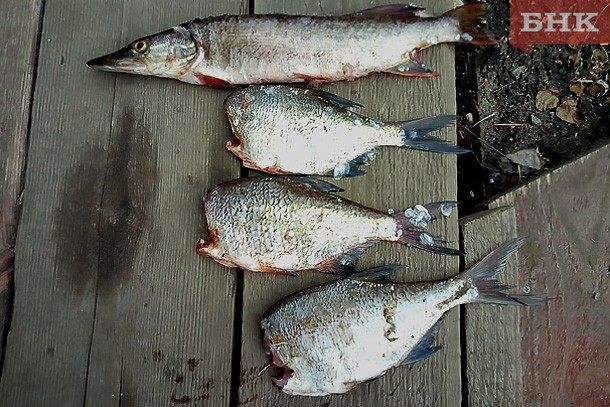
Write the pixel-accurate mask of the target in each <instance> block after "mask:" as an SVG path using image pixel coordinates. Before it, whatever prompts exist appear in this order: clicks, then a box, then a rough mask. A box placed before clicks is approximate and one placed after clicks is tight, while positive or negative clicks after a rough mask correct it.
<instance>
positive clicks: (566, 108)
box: [555, 99, 580, 124]
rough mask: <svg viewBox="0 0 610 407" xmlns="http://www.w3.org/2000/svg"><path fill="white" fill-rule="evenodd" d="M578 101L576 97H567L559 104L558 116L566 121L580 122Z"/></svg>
mask: <svg viewBox="0 0 610 407" xmlns="http://www.w3.org/2000/svg"><path fill="white" fill-rule="evenodd" d="M577 105H578V102H577V101H576V99H567V100H565V101H564V102H563V103H562V104H560V105H559V106H557V111H556V112H555V113H557V117H559V118H560V119H561V120H563V121H564V122H568V123H574V124H578V122H579V121H580V117H578V106H577Z"/></svg>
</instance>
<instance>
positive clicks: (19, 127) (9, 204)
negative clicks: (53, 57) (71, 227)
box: [0, 0, 42, 360]
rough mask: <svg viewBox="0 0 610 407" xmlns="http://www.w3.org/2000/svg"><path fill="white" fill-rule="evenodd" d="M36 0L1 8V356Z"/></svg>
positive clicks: (29, 91) (33, 50)
mask: <svg viewBox="0 0 610 407" xmlns="http://www.w3.org/2000/svg"><path fill="white" fill-rule="evenodd" d="M41 3H42V2H41V1H32V2H28V3H23V2H21V1H15V0H7V1H4V2H3V3H2V13H0V33H1V35H0V36H1V38H2V39H3V40H2V42H0V61H5V63H0V78H2V83H1V85H0V360H2V359H3V353H2V350H3V349H4V340H5V335H6V332H7V329H8V326H7V325H6V324H7V323H8V321H9V312H10V304H9V302H10V300H11V292H10V289H9V282H10V279H11V275H12V269H13V255H14V246H15V236H16V233H17V220H18V215H19V200H20V195H21V190H22V188H23V170H24V167H25V157H26V154H25V153H26V151H25V150H26V144H27V138H28V124H29V119H30V102H31V98H32V89H33V81H34V74H35V72H34V70H35V67H36V61H37V59H38V44H37V39H38V29H39V21H40V18H41V16H40V10H41Z"/></svg>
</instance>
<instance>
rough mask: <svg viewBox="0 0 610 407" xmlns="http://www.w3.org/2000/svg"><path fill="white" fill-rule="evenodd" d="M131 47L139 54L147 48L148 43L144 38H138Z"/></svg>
mask: <svg viewBox="0 0 610 407" xmlns="http://www.w3.org/2000/svg"><path fill="white" fill-rule="evenodd" d="M132 47H133V49H135V50H136V51H138V52H139V53H140V54H142V53H144V52H146V50H147V49H148V44H147V43H146V41H144V40H139V41H136V42H134V43H133V46H132Z"/></svg>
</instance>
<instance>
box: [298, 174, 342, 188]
mask: <svg viewBox="0 0 610 407" xmlns="http://www.w3.org/2000/svg"><path fill="white" fill-rule="evenodd" d="M288 178H290V179H291V180H293V181H296V182H300V183H301V184H305V185H309V186H310V187H312V188H314V189H317V190H319V191H322V192H343V191H345V190H344V189H343V188H341V187H338V186H337V185H335V184H331V183H330V182H326V181H322V180H321V179H318V178H313V177H307V176H291V177H288Z"/></svg>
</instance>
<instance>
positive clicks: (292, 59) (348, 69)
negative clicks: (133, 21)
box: [88, 3, 495, 86]
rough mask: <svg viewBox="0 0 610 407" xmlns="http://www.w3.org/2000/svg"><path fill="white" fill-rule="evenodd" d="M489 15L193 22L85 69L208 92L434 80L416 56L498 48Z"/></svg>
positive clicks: (402, 13) (407, 11) (401, 12)
mask: <svg viewBox="0 0 610 407" xmlns="http://www.w3.org/2000/svg"><path fill="white" fill-rule="evenodd" d="M486 10H487V6H486V5H485V3H472V4H468V5H465V6H462V7H458V8H456V9H454V10H451V11H449V12H447V13H445V14H443V15H441V16H438V17H429V16H426V15H425V13H424V12H423V9H422V8H419V7H416V6H411V5H400V4H398V5H387V6H380V7H375V8H372V9H368V10H362V11H360V12H357V13H352V14H346V15H342V16H290V15H278V14H269V15H240V16H217V17H208V18H204V19H199V18H196V19H194V20H192V21H190V22H187V23H184V24H181V25H178V26H175V27H173V28H172V29H169V30H167V31H164V32H162V33H158V34H155V35H151V36H148V37H143V38H140V39H138V40H136V41H134V42H132V43H131V44H129V45H128V46H126V47H124V48H122V49H120V50H118V51H116V52H114V53H112V54H108V55H105V56H102V57H99V58H95V59H93V60H90V61H89V62H88V64H89V66H91V67H93V68H96V69H101V70H106V71H112V72H125V73H137V74H140V75H153V76H160V77H168V78H175V79H178V80H181V81H184V82H188V83H192V84H197V85H210V86H227V85H245V84H260V83H295V82H314V83H316V82H317V83H321V82H333V81H341V80H353V79H356V78H358V77H361V76H365V75H367V74H369V73H372V72H388V73H392V74H396V75H407V76H433V75H435V73H434V72H432V71H430V70H429V69H428V68H427V67H426V65H425V64H423V63H421V61H419V60H418V59H417V58H416V56H415V52H416V51H417V50H420V49H424V48H427V47H429V46H432V45H435V44H440V43H445V42H470V43H474V44H492V43H494V42H495V40H494V39H493V38H491V37H490V36H489V35H488V34H487V33H485V32H484V31H483V30H481V29H480V28H479V27H478V26H479V25H480V23H481V22H482V21H483V20H484V18H485V13H486Z"/></svg>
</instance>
